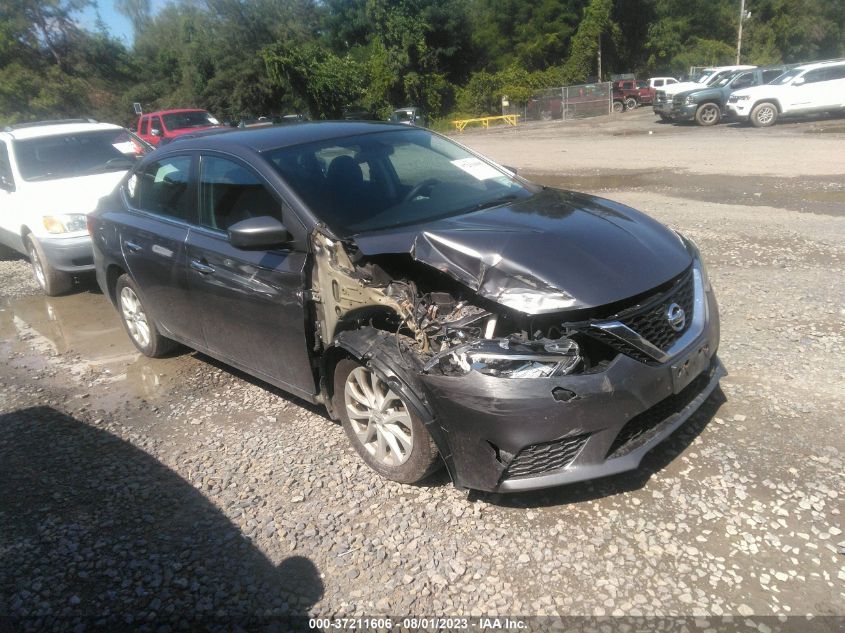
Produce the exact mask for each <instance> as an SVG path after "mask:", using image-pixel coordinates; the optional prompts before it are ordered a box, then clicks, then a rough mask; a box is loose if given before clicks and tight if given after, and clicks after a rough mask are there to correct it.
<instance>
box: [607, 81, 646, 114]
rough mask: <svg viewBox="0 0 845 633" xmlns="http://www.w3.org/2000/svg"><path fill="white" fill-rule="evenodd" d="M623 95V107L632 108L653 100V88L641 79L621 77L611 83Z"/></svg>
mask: <svg viewBox="0 0 845 633" xmlns="http://www.w3.org/2000/svg"><path fill="white" fill-rule="evenodd" d="M613 86H614V88H619V89H620V90H621V91H622V92H623V94H624V95H625V108H626V109H628V110H633V109H634V108H636V107H637V106H639V105H642V104H645V103H651V102H652V101H654V94H655V90H654V88H652V87H650V86H649V85H648V82H647V81H645V80H643V79H622V80H620V81H617V82H616V83H614V84H613Z"/></svg>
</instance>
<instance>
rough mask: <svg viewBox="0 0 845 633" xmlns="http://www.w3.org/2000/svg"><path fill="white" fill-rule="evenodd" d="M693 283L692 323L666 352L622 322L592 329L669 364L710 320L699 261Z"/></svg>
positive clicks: (594, 324)
mask: <svg viewBox="0 0 845 633" xmlns="http://www.w3.org/2000/svg"><path fill="white" fill-rule="evenodd" d="M692 283H693V309H692V323H690V326H689V328H688V329H687V331H686V332H684V334H683V335H682V336H681V337H680V338H679V339H678V340H677V341H675V343H674V344H673V345H672V347H670V348H669V349H668V350H666V351H665V352H664V351H663V350H662V349H660V348H659V347H657V346H655V345H653V344H652V343H651V342H650V341H648V340H646V339H645V338H644V337H643V336H641V335H640V334H639V333H638V332H635V331H634V330H632V329H631V328H629V327H628V326H627V325H625V324H624V323H622V322H621V321H606V322H605V323H593V325H592V327H594V328H597V329H599V330H602V331H603V332H606V333H607V334H610V335H611V336H615V337H616V338H618V339H620V340H622V341H625V342H626V343H628V344H629V345H631V346H633V347H636V348H637V349H638V350H640V351H641V352H643V353H644V354H646V355H648V356H650V357H651V358H653V359H654V360H656V361H657V362H659V363H667V362H669V361H670V360H671V359H672V358H673V357H674V356H676V355H677V354H679V353H680V352H682V351H683V350H685V349H686V348H687V347H689V345H690V344H691V343H692V342H693V341H694V340H695V339H697V338H698V337H699V336H700V335H701V333H702V332H703V331H704V326H705V325H706V324H707V320H708V318H709V316H710V315H709V314H708V309H707V301H706V298H705V296H704V283H703V281H702V279H701V263H700V262H698V261H697V260H696V261H695V263H694V264H693V269H692Z"/></svg>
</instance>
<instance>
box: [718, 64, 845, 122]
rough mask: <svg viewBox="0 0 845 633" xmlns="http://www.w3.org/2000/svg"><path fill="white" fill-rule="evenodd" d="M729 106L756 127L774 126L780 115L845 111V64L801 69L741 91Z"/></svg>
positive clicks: (806, 65) (733, 112) (739, 116)
mask: <svg viewBox="0 0 845 633" xmlns="http://www.w3.org/2000/svg"><path fill="white" fill-rule="evenodd" d="M727 107H728V114H729V115H731V116H733V117H735V118H737V119H740V120H744V121H751V124H752V125H753V126H754V127H768V126H770V125H774V123H775V121H777V120H778V117H780V116H786V115H788V116H800V115H805V114H812V113H814V112H827V111H835V110H842V109H845V61H836V62H819V63H816V64H805V65H803V66H797V67H796V68H793V69H792V70H788V71H787V72H785V73H784V74H782V75H781V76H780V77H778V78H776V79H774V80H773V81H772V82H771V83H768V84H764V85H762V86H754V87H753V88H744V89H742V90H737V91H736V92H734V93H733V94H731V96H730V97H728V105H727Z"/></svg>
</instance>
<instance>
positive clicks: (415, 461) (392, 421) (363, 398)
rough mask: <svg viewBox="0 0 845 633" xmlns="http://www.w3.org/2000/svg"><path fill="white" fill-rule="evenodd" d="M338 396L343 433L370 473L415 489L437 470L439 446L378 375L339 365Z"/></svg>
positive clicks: (347, 363) (366, 369)
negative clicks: (415, 484) (372, 471)
mask: <svg viewBox="0 0 845 633" xmlns="http://www.w3.org/2000/svg"><path fill="white" fill-rule="evenodd" d="M334 394H335V395H334V406H335V408H336V410H337V411H338V413H339V414H340V419H341V422H342V423H343V429H344V430H345V431H346V435H347V436H348V437H349V441H350V442H351V443H352V446H353V447H354V448H355V450H356V451H357V452H358V454H359V455H360V456H361V458H362V459H363V460H364V462H366V464H367V465H368V466H369V467H370V468H372V469H373V470H375V471H376V472H377V473H379V474H380V475H382V476H383V477H385V478H386V479H390V480H392V481H398V482H399V483H403V484H413V483H417V482H419V481H421V480H423V479H425V478H426V477H427V476H428V475H429V474H431V473H432V472H434V470H436V469H437V467H438V466H439V457H438V452H437V446H436V445H435V443H434V440H432V438H431V435H429V433H428V431H427V430H426V428H425V425H424V424H423V423H422V421H421V420H420V419H419V418H418V417H417V416H416V415H415V414H414V412H413V411H412V410H411V408H410V407H409V406H408V404H407V403H406V402H405V401H404V400H403V399H402V397H401V396H400V395H399V394H398V393H397V392H396V391H395V390H394V389H393V387H392V386H391V385H390V384H389V383H388V381H387V380H386V379H385V378H384V377H383V376H381V375H380V374H379V373H378V372H376V371H375V370H374V369H372V368H371V367H366V366H364V365H362V364H361V363H359V362H357V361H355V360H352V359H343V360H341V361H340V362H339V363H338V364H337V367H336V368H335V373H334Z"/></svg>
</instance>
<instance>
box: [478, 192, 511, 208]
mask: <svg viewBox="0 0 845 633" xmlns="http://www.w3.org/2000/svg"><path fill="white" fill-rule="evenodd" d="M516 199H517V196H516V195H515V194H512V193H509V194H506V195H504V196H499V197H498V198H493V199H492V200H487V201H485V202H479V203H478V204H476V205H473V206H471V207H469V208H468V209H467V211H481V210H482V209H490V208H491V207H498V206H499V205H502V204H505V203H506V202H511V201H513V200H516Z"/></svg>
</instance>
